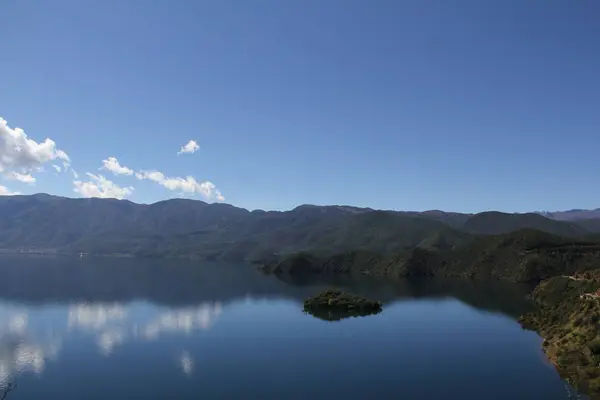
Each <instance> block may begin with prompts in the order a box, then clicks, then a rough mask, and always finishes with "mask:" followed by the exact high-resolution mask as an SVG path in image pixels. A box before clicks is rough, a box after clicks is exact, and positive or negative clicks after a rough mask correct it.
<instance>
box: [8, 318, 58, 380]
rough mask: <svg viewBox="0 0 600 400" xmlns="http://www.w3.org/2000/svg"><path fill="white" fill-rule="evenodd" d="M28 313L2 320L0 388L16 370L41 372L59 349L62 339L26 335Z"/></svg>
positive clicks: (17, 371) (18, 371)
mask: <svg viewBox="0 0 600 400" xmlns="http://www.w3.org/2000/svg"><path fill="white" fill-rule="evenodd" d="M27 326H28V315H27V314H26V313H17V314H14V315H11V316H10V317H9V318H8V321H7V322H5V323H0V387H6V385H7V384H8V383H9V382H10V380H11V379H12V377H13V376H14V375H15V374H17V373H22V372H33V373H36V374H41V373H42V371H43V370H44V367H45V366H46V361H47V360H48V359H53V358H54V357H56V355H57V354H58V351H59V349H60V345H61V343H60V340H56V339H50V340H40V339H39V338H34V337H32V336H31V335H28V334H27Z"/></svg>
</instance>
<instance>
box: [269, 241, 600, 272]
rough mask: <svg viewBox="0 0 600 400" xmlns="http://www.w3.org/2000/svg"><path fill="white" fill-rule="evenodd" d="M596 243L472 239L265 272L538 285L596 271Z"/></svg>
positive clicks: (301, 257) (291, 263)
mask: <svg viewBox="0 0 600 400" xmlns="http://www.w3.org/2000/svg"><path fill="white" fill-rule="evenodd" d="M599 262H600V242H593V241H587V240H580V239H571V238H561V237H558V236H553V235H550V234H547V233H544V232H539V231H535V230H529V229H526V230H520V231H517V232H512V233H509V234H505V235H495V236H485V237H476V238H473V239H471V240H469V241H467V242H464V243H463V244H461V245H460V246H453V247H451V248H444V249H442V250H437V249H435V248H433V249H432V248H430V249H424V248H420V247H414V248H410V249H406V250H402V251H400V252H397V253H393V254H382V253H376V252H370V251H351V252H345V253H341V254H337V255H334V256H327V257H319V256H316V255H311V254H307V253H302V254H296V255H293V256H290V257H287V258H284V259H283V260H280V261H276V262H272V263H270V264H268V265H267V266H266V267H265V270H266V271H267V272H273V273H276V274H277V273H289V274H295V273H318V274H324V275H328V274H332V273H351V272H355V273H358V272H360V273H364V274H370V275H379V276H392V277H401V276H402V277H406V276H454V277H463V278H495V279H504V280H510V281H514V282H539V281H541V280H543V279H547V278H550V277H553V276H557V275H571V274H575V273H583V272H585V271H593V270H595V269H596V268H597V267H598V265H599Z"/></svg>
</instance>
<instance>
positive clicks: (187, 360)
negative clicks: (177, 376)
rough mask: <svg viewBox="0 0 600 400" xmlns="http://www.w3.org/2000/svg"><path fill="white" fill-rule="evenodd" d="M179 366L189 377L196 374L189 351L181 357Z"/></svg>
mask: <svg viewBox="0 0 600 400" xmlns="http://www.w3.org/2000/svg"><path fill="white" fill-rule="evenodd" d="M179 364H180V366H181V370H182V371H183V373H184V374H185V375H187V376H190V375H192V373H193V372H194V359H193V358H192V356H191V355H190V353H188V352H187V351H184V352H182V353H181V355H180V356H179Z"/></svg>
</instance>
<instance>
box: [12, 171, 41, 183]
mask: <svg viewBox="0 0 600 400" xmlns="http://www.w3.org/2000/svg"><path fill="white" fill-rule="evenodd" d="M5 177H6V179H11V180H13V181H19V182H23V183H35V178H34V177H33V176H31V174H20V173H18V172H14V171H11V172H7V173H6V174H5Z"/></svg>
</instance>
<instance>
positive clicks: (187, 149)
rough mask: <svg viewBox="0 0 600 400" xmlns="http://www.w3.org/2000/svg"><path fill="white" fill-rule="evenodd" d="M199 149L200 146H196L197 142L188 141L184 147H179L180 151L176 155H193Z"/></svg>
mask: <svg viewBox="0 0 600 400" xmlns="http://www.w3.org/2000/svg"><path fill="white" fill-rule="evenodd" d="M199 148H200V145H199V144H198V142H196V141H195V140H190V141H189V142H187V144H186V145H185V146H181V149H180V150H179V151H178V152H177V155H181V154H185V153H188V154H193V153H195V152H197V151H198V149H199Z"/></svg>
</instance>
